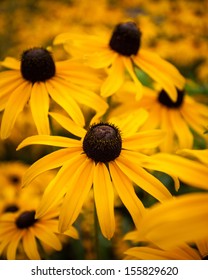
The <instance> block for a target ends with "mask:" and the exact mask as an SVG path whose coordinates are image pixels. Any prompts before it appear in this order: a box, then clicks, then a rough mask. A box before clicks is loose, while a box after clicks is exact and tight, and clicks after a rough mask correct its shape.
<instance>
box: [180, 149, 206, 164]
mask: <svg viewBox="0 0 208 280" xmlns="http://www.w3.org/2000/svg"><path fill="white" fill-rule="evenodd" d="M177 154H179V155H183V156H188V157H194V158H196V159H198V160H199V161H201V162H203V163H204V164H206V165H207V166H208V149H204V150H193V149H182V150H178V151H177Z"/></svg>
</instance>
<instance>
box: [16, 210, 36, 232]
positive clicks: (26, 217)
mask: <svg viewBox="0 0 208 280" xmlns="http://www.w3.org/2000/svg"><path fill="white" fill-rule="evenodd" d="M36 221H37V220H36V219H35V211H25V212H23V213H21V214H20V215H19V217H18V218H17V219H16V226H17V227H18V228H19V229H23V228H28V227H30V226H32V225H33V224H34V223H35V222H36Z"/></svg>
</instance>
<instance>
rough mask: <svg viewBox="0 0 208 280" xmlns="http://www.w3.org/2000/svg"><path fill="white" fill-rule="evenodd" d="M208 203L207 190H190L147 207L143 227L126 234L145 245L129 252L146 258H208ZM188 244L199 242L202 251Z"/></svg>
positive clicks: (130, 238)
mask: <svg viewBox="0 0 208 280" xmlns="http://www.w3.org/2000/svg"><path fill="white" fill-rule="evenodd" d="M207 202H208V194H207V193H191V194H190V193H189V194H185V195H181V196H177V197H174V198H173V199H170V200H168V201H166V202H164V203H163V204H158V203H156V204H155V205H153V206H152V207H150V208H149V209H146V210H147V211H146V213H145V214H144V216H143V218H142V219H141V220H140V221H141V224H140V226H139V228H138V229H137V230H136V231H133V232H130V233H128V234H127V235H126V236H125V239H129V240H132V241H133V242H136V243H138V242H143V246H142V243H140V244H141V247H140V246H137V247H134V248H131V249H129V250H127V252H126V253H127V254H128V255H131V256H134V257H137V258H146V259H167V258H170V259H177V258H178V259H186V258H187V259H202V258H207V254H208V239H207V233H208V221H207V214H208V207H207ZM145 244H146V246H145ZM148 244H149V246H148ZM188 244H192V246H193V244H195V245H196V248H198V250H196V249H193V248H190V247H189V246H188ZM191 256H192V257H191Z"/></svg>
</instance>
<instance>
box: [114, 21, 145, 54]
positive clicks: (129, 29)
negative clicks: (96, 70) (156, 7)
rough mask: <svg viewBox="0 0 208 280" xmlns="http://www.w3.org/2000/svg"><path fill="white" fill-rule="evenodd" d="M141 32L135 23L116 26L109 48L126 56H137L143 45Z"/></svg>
mask: <svg viewBox="0 0 208 280" xmlns="http://www.w3.org/2000/svg"><path fill="white" fill-rule="evenodd" d="M141 35H142V33H141V31H140V30H139V29H138V27H137V26H136V24H135V23H134V22H125V23H120V24H118V25H116V27H115V29H114V31H113V34H112V37H111V39H110V42H109V46H110V47H111V49H112V50H114V51H116V52H117V53H119V54H122V55H124V56H131V55H136V54H137V53H138V51H139V48H140V44H141Z"/></svg>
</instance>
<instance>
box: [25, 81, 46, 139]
mask: <svg viewBox="0 0 208 280" xmlns="http://www.w3.org/2000/svg"><path fill="white" fill-rule="evenodd" d="M30 108H31V112H32V116H33V119H34V122H35V125H36V127H37V130H38V134H50V126H49V119H48V110H49V96H48V92H47V90H46V88H45V84H44V83H35V84H34V85H33V87H32V92H31V97H30Z"/></svg>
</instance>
